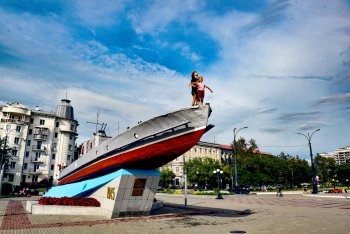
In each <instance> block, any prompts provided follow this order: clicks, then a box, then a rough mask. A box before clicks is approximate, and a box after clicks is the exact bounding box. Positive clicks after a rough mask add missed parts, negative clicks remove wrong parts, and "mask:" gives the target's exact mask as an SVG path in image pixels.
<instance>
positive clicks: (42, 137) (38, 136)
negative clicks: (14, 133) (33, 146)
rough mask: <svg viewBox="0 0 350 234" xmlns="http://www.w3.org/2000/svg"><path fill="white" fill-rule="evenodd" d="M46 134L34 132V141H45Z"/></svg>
mask: <svg viewBox="0 0 350 234" xmlns="http://www.w3.org/2000/svg"><path fill="white" fill-rule="evenodd" d="M46 139H47V135H43V134H34V140H36V141H46Z"/></svg>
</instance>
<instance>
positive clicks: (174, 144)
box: [58, 129, 205, 185]
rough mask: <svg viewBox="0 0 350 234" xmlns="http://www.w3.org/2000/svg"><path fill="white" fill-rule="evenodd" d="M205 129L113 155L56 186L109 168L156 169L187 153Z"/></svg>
mask: <svg viewBox="0 0 350 234" xmlns="http://www.w3.org/2000/svg"><path fill="white" fill-rule="evenodd" d="M204 132H205V129H202V130H199V131H195V132H193V133H189V134H186V135H183V136H180V137H176V138H171V139H169V140H165V141H162V142H158V143H155V144H151V145H148V146H145V147H142V148H139V149H135V150H133V151H130V152H126V153H122V154H119V155H115V156H113V157H110V158H108V159H106V160H103V161H100V162H97V163H95V164H92V165H89V166H87V167H85V168H83V169H81V170H79V171H77V172H75V173H73V174H72V175H69V176H67V177H66V178H63V179H62V180H61V181H60V182H59V183H58V184H59V185H63V184H67V183H72V182H76V181H79V180H81V179H82V178H84V179H87V178H89V177H92V176H93V175H94V174H97V173H98V172H101V171H104V170H107V169H109V168H121V167H122V166H124V165H128V166H127V167H129V168H132V166H134V168H138V169H149V170H151V169H156V168H158V167H160V166H162V165H164V164H166V163H168V162H170V161H172V160H174V159H175V158H177V157H178V156H180V155H181V154H183V153H185V152H187V151H188V150H189V149H191V148H192V147H193V146H194V145H195V144H197V142H198V141H199V140H200V138H201V137H202V135H203V134H204Z"/></svg>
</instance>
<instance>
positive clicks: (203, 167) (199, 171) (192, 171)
mask: <svg viewBox="0 0 350 234" xmlns="http://www.w3.org/2000/svg"><path fill="white" fill-rule="evenodd" d="M222 168H223V166H222V165H221V163H220V162H219V161H217V160H214V159H212V158H209V157H206V158H193V159H191V160H189V161H188V162H186V169H187V180H188V182H189V183H190V184H192V185H194V184H198V185H200V186H201V187H202V188H205V187H207V186H208V185H210V186H211V187H217V180H216V179H217V177H216V176H215V175H213V171H214V170H216V169H221V170H222ZM226 177H227V175H225V174H224V175H223V180H224V179H225V178H226Z"/></svg>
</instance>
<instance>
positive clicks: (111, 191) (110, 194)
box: [107, 187, 115, 200]
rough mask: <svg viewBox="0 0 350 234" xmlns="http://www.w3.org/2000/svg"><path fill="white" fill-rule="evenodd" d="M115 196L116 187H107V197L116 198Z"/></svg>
mask: <svg viewBox="0 0 350 234" xmlns="http://www.w3.org/2000/svg"><path fill="white" fill-rule="evenodd" d="M114 197H115V188H114V187H107V199H111V200H114Z"/></svg>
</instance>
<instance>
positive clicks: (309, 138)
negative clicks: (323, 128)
mask: <svg viewBox="0 0 350 234" xmlns="http://www.w3.org/2000/svg"><path fill="white" fill-rule="evenodd" d="M317 131H320V129H316V130H315V131H314V132H313V133H312V134H311V135H310V134H309V133H307V135H305V134H303V133H298V134H300V135H303V136H304V137H306V139H307V140H308V142H309V148H310V157H311V169H312V193H313V194H317V180H316V174H315V166H314V160H313V156H312V147H311V138H312V135H314V133H315V132H317Z"/></svg>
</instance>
